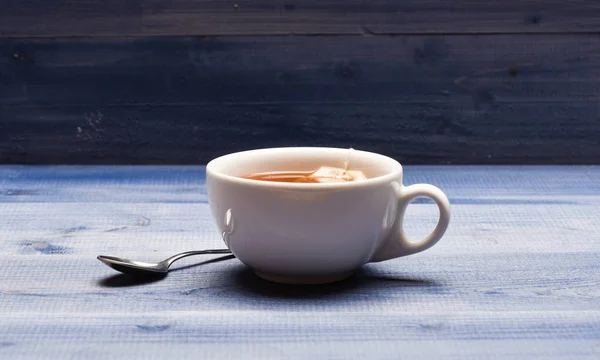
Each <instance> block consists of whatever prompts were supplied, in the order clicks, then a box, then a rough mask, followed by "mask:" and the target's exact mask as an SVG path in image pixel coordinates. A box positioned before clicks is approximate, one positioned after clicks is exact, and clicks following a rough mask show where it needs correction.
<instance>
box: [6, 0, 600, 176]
mask: <svg viewBox="0 0 600 360" xmlns="http://www.w3.org/2000/svg"><path fill="white" fill-rule="evenodd" d="M0 5H1V6H0V163H28V164H32V163H33V164H48V163H61V164H71V163H81V164H99V163H102V164H144V163H153V164H160V163H181V164H197V163H206V162H207V161H208V160H210V159H211V158H212V157H214V156H217V155H220V154H223V153H227V152H231V151H236V150H242V149H249V148H257V147H269V146H290V145H326V146H342V147H349V146H352V147H355V148H360V149H366V150H371V151H377V152H381V153H384V154H387V155H390V156H393V157H395V158H397V159H399V160H401V161H403V162H405V163H411V164H417V163H418V164H450V163H451V164H481V163H486V164H506V163H512V164H521V163H522V164H549V163H573V164H591V163H596V164H598V163H600V103H599V101H600V2H597V1H593V0H589V1H581V0H579V1H555V0H546V1H531V0H520V1H516V0H510V1H496V2H492V1H476V0H454V1H452V0H447V1H442V0H438V1H433V0H429V1H428V0H404V1H402V0H389V1H383V0H372V1H362V0H361V1H357V0H297V1H294V0H286V1H279V0H270V1H265V0H253V1H251V0H239V1H232V2H227V1H222V0H173V1H165V0H132V1H119V0H106V1H99V0H74V1H66V0H28V1H19V0H0Z"/></svg>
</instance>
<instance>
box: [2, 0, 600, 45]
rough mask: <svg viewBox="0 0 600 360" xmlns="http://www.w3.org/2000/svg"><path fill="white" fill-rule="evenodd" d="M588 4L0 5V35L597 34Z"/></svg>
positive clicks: (9, 0) (139, 1)
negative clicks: (0, 6)
mask: <svg viewBox="0 0 600 360" xmlns="http://www.w3.org/2000/svg"><path fill="white" fill-rule="evenodd" d="M599 18H600V6H599V5H598V3H597V2H596V1H589V0H570V1H560V0H520V1H519V0H507V1H502V2H492V1H478V0H452V1H448V0H427V1H423V0H370V1H363V0H235V1H229V2H228V1H220V0H136V1H126V2H124V1H119V0H105V1H98V0H28V1H22V0H3V1H2V11H1V12H0V36H15V37H22V36H115V35H121V36H123V35H125V36H132V35H134V36H146V35H275V34H277V35H301V34H346V35H348V34H351V35H371V34H407V33H476V34H481V33H548V32H555V33H556V32H568V33H595V32H597V31H598V30H600V25H599V21H598V19H599Z"/></svg>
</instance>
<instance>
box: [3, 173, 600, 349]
mask: <svg viewBox="0 0 600 360" xmlns="http://www.w3.org/2000/svg"><path fill="white" fill-rule="evenodd" d="M416 182H428V183H432V184H435V185H438V186H439V187H441V188H442V189H444V190H445V191H446V193H447V194H448V196H449V197H450V199H451V202H452V204H453V218H452V221H451V224H450V227H449V229H448V232H447V234H446V236H445V237H444V238H443V239H442V241H441V242H440V243H439V244H438V245H436V246H435V247H433V248H432V249H430V250H428V251H426V252H423V253H421V254H417V255H413V256H410V257H406V258H402V259H397V260H392V261H387V262H382V263H377V264H370V265H366V266H365V267H364V268H363V269H362V270H361V271H360V272H358V273H357V274H356V275H355V276H354V277H352V278H351V279H349V280H347V281H344V282H341V283H337V284H333V285H327V286H317V287H293V286H282V285H275V284H271V283H267V282H265V281H262V280H260V279H258V278H257V277H255V276H254V275H253V274H252V273H251V272H250V271H249V270H247V269H246V268H245V267H244V266H243V265H242V264H240V263H239V261H238V260H237V259H229V260H221V261H211V260H214V259H215V258H218V257H219V256H212V257H205V258H199V257H196V258H188V259H185V260H182V261H181V262H180V263H177V264H175V266H176V269H175V270H176V271H173V272H172V273H170V274H169V275H168V276H167V277H166V278H164V279H161V280H156V281H140V280H136V279H133V278H131V277H128V276H126V275H120V274H118V273H116V272H115V271H113V270H112V269H110V268H108V267H106V266H104V265H103V264H101V263H100V262H99V261H97V260H96V256H97V255H99V254H109V255H123V256H126V257H132V258H136V259H140V260H149V261H150V260H160V259H163V258H165V257H167V256H169V255H171V254H174V253H177V252H179V251H184V250H192V249H204V248H213V247H222V246H223V244H222V241H221V239H220V236H219V234H218V233H217V231H216V229H215V227H214V225H213V224H212V219H211V217H210V213H209V209H208V205H207V202H206V199H207V198H206V189H205V177H204V168H203V167H53V166H51V167H28V166H4V167H0V358H1V359H34V358H35V359H38V358H53V359H67V358H72V359H105V358H108V357H122V358H144V359H165V358H176V359H180V358H194V359H240V358H243V359H283V358H286V359H316V358H325V359H349V358H356V359H364V358H369V359H398V358H421V359H433V358H436V359H437V358H445V359H599V358H600V229H599V226H600V167H593V166H592V167H575V166H572V167H569V166H564V167H539V166H538V167H474V166H472V167H469V166H452V167H450V166H446V167H443V166H440V167H418V166H409V167H406V169H405V183H406V184H412V183H416ZM436 214H437V209H436V207H435V206H434V205H433V204H430V203H427V202H422V203H416V204H413V205H411V207H410V208H409V210H408V214H407V231H408V232H409V233H411V234H415V235H418V234H424V233H426V232H428V231H429V229H430V228H432V227H433V225H434V220H435V218H436Z"/></svg>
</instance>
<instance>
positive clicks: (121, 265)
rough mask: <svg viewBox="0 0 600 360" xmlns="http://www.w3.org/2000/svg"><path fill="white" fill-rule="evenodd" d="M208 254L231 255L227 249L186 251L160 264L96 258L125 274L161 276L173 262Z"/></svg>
mask: <svg viewBox="0 0 600 360" xmlns="http://www.w3.org/2000/svg"><path fill="white" fill-rule="evenodd" d="M209 254H231V250H229V249H212V250H200V251H186V252H183V253H180V254H177V255H173V256H171V257H169V258H167V259H165V260H163V261H161V262H157V263H147V262H143V261H137V260H129V259H123V258H119V257H115V256H106V255H100V256H98V260H100V261H102V262H103V263H104V264H106V265H107V266H110V267H111V268H113V269H115V270H117V271H119V272H122V273H125V274H133V275H146V276H148V275H154V276H161V275H165V274H166V273H168V272H169V267H170V266H171V264H173V263H174V262H175V261H177V260H179V259H183V258H184V257H188V256H193V255H209Z"/></svg>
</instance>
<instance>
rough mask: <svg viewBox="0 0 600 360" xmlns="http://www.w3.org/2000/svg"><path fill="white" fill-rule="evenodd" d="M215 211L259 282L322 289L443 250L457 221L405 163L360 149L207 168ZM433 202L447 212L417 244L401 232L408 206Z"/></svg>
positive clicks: (257, 154)
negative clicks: (383, 264)
mask: <svg viewBox="0 0 600 360" xmlns="http://www.w3.org/2000/svg"><path fill="white" fill-rule="evenodd" d="M206 174H207V188H208V199H209V205H210V209H211V212H212V214H213V217H214V219H215V221H216V224H217V227H218V229H219V231H220V232H221V233H222V236H223V240H224V242H225V244H226V245H227V246H228V247H229V249H230V250H231V251H232V253H233V254H234V255H235V256H236V257H237V258H238V259H239V260H240V261H241V262H242V263H244V264H245V265H247V266H248V267H250V268H251V269H252V270H253V271H254V272H255V273H256V274H257V275H258V276H260V277H262V278H264V279H266V280H269V281H274V282H281V283H292V284H321V283H329V282H334V281H339V280H342V279H345V278H347V277H348V276H350V275H351V274H352V273H354V272H355V271H356V270H357V269H359V268H360V267H361V266H362V265H364V264H366V263H369V262H379V261H383V260H388V259H393V258H398V257H402V256H406V255H410V254H414V253H417V252H420V251H423V250H426V249H428V248H430V247H431V246H433V245H435V244H436V243H437V242H438V241H439V240H440V239H441V237H442V235H443V234H444V232H445V231H446V228H447V227H448V223H449V221H450V203H449V201H448V198H447V197H446V195H445V194H444V193H443V192H442V191H441V190H440V189H438V188H437V187H435V186H433V185H429V184H416V185H410V186H404V185H403V184H402V165H400V163H399V162H397V161H396V160H394V159H392V158H389V157H387V156H384V155H380V154H376V153H372V152H366V151H358V150H353V149H340V148H325V147H289V148H271V149H259V150H249V151H243V152H238V153H233V154H228V155H224V156H221V157H219V158H216V159H214V160H212V161H210V162H209V163H208V165H207V167H206ZM422 196H423V197H429V198H431V199H433V200H434V201H435V203H436V204H437V206H438V207H439V212H440V217H439V220H438V223H437V225H436V227H435V229H434V230H433V232H432V233H431V234H430V235H429V236H427V237H426V238H425V239H422V240H418V241H414V240H411V239H409V238H408V237H407V235H406V233H405V232H404V230H403V218H404V213H405V210H406V208H407V206H408V205H409V204H410V202H411V201H412V200H414V199H415V198H416V197H422Z"/></svg>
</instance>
